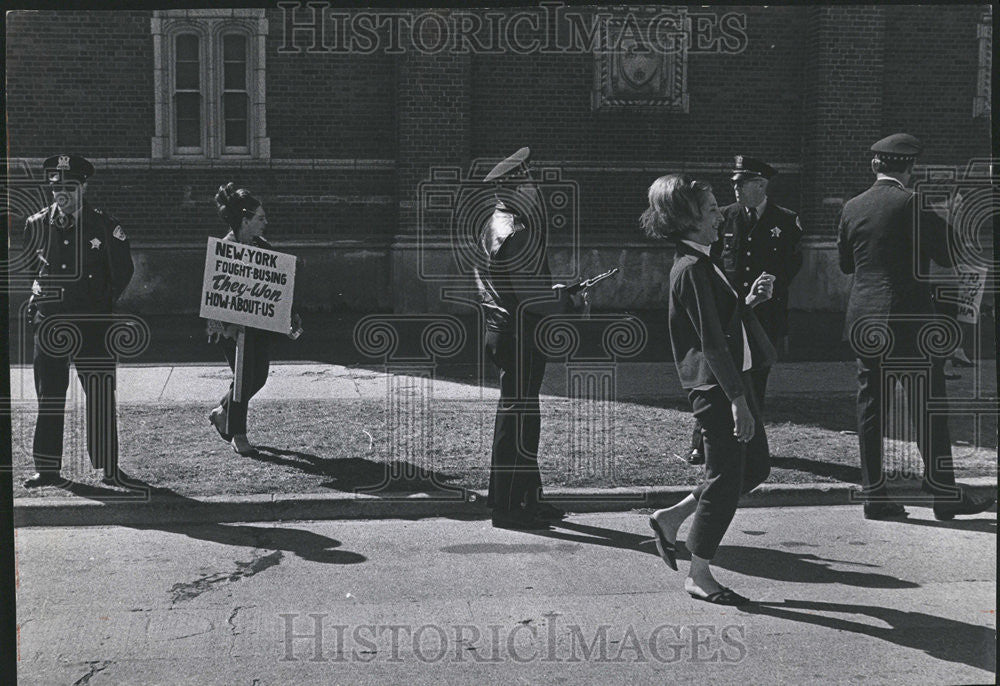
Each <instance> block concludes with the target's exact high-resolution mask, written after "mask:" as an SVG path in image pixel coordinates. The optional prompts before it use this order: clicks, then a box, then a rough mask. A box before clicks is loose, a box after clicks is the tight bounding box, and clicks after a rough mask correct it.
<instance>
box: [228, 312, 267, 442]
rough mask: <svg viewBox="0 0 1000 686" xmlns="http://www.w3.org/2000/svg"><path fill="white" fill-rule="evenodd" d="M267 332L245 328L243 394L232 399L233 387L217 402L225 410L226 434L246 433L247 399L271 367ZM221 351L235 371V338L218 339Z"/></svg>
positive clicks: (265, 377) (260, 387)
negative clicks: (238, 398) (236, 398)
mask: <svg viewBox="0 0 1000 686" xmlns="http://www.w3.org/2000/svg"><path fill="white" fill-rule="evenodd" d="M269 343H270V339H269V337H268V332H266V331H261V330H259V329H251V328H247V330H246V335H245V337H244V339H243V350H244V362H243V393H242V397H241V398H240V401H239V402H236V401H235V400H233V386H234V384H232V383H231V384H229V391H227V392H226V395H225V396H223V398H222V400H221V401H220V402H219V404H220V405H221V406H222V409H223V410H225V412H226V433H228V434H245V433H246V432H247V406H248V404H249V403H250V399H251V398H253V397H254V395H256V394H257V391H259V390H260V389H262V388H263V387H264V384H265V383H266V382H267V374H268V372H269V371H270V369H271V351H270V345H269ZM219 346H220V347H221V348H222V353H223V354H224V355H225V356H226V361H227V362H228V363H229V368H230V369H232V370H233V373H234V374H235V373H236V341H234V340H233V339H231V338H222V339H220V340H219Z"/></svg>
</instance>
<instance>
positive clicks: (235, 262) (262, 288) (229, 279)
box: [199, 238, 296, 402]
mask: <svg viewBox="0 0 1000 686" xmlns="http://www.w3.org/2000/svg"><path fill="white" fill-rule="evenodd" d="M295 261H296V258H295V255H289V254H287V253H281V252H276V251H274V250H266V249H264V248H258V247H256V246H252V245H245V244H243V243H235V242H233V241H223V240H220V239H218V238H209V239H208V247H207V250H206V252H205V274H204V278H203V279H202V288H201V310H200V312H199V315H200V316H201V317H203V318H205V319H214V320H216V321H220V322H225V323H227V324H235V325H236V327H237V335H236V364H235V365H234V366H235V367H236V370H235V371H234V373H233V400H235V401H236V402H239V401H240V400H241V399H242V398H243V370H244V367H245V365H246V360H245V359H244V358H245V357H246V327H248V326H249V327H251V328H254V329H262V330H264V331H275V332H277V333H284V334H287V333H289V332H290V331H291V329H292V294H293V293H294V292H295Z"/></svg>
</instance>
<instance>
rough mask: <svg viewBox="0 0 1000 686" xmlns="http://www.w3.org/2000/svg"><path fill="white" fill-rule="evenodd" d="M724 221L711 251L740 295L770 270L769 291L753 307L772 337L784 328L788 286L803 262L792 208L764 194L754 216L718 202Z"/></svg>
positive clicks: (800, 232)
mask: <svg viewBox="0 0 1000 686" xmlns="http://www.w3.org/2000/svg"><path fill="white" fill-rule="evenodd" d="M722 217H723V222H722V225H721V226H720V236H719V240H718V241H716V242H715V244H714V245H713V246H712V254H713V255H720V254H721V255H722V258H723V263H724V264H725V268H726V273H727V274H728V275H729V278H730V281H731V282H732V284H733V287H734V288H735V289H736V292H737V293H739V294H740V297H742V298H746V297H747V295H748V294H749V293H750V287H751V286H752V285H753V282H754V280H755V279H756V278H757V277H758V276H760V275H761V274H762V273H763V272H767V273H768V274H773V275H774V277H775V279H774V295H773V296H772V297H771V299H770V300H768V301H766V302H763V303H761V304H760V305H758V306H757V307H755V308H754V314H755V315H756V316H757V319H758V320H759V321H760V323H761V324H762V325H763V327H764V330H765V331H767V333H768V335H769V336H771V339H772V341H773V342H776V341H777V339H779V338H781V337H783V336H785V335H787V334H788V290H789V286H790V285H791V282H792V279H793V278H794V277H795V275H796V274H797V273H798V271H799V269H800V268H801V267H802V250H801V246H800V241H801V239H802V227H801V226H800V225H799V220H798V215H796V213H795V212H793V211H792V210H789V209H786V208H784V207H781V206H780V205H778V204H776V203H774V202H772V201H771V200H770V198H769V199H767V200H766V204H765V205H764V209H763V211H762V212H761V214H760V216H759V217H758V218H757V222H756V223H755V224H754V225H753V226H750V217H749V215H748V214H747V211H746V210H745V209H743V208H742V207H740V205H739V204H737V203H733V204H732V205H727V206H726V207H724V208H722Z"/></svg>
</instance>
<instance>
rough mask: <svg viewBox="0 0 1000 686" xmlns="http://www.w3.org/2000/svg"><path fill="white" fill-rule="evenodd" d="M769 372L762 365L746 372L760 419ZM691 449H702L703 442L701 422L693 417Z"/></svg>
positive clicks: (768, 368)
mask: <svg viewBox="0 0 1000 686" xmlns="http://www.w3.org/2000/svg"><path fill="white" fill-rule="evenodd" d="M770 373H771V368H770V367H762V368H760V369H751V370H750V371H749V372H748V374H750V379H751V381H753V395H754V398H755V399H756V401H757V407H758V408H760V409H759V411H760V417H761V421H763V418H764V407H765V404H764V396H765V394H766V393H767V377H768V375H769V374H770ZM691 449H692V450H695V449H697V450H701V451H704V443H703V439H702V431H701V423H699V422H698V419H697V418H695V420H694V426H692V427H691Z"/></svg>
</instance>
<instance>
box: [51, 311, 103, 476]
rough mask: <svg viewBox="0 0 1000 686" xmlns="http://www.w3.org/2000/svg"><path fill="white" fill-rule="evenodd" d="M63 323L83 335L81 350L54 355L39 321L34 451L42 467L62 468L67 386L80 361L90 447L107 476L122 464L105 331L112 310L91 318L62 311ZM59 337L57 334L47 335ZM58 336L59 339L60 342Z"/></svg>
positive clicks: (94, 461) (97, 465)
mask: <svg viewBox="0 0 1000 686" xmlns="http://www.w3.org/2000/svg"><path fill="white" fill-rule="evenodd" d="M60 319H62V320H63V321H62V323H60V325H59V326H60V328H62V327H63V326H66V327H72V328H73V329H75V331H76V332H77V334H76V335H79V337H80V346H79V350H78V351H77V352H76V353H75V354H72V357H71V356H70V355H69V354H67V355H55V354H52V353H53V352H59V351H58V350H54V349H53V348H52V347H51V346H49V347H47V348H46V346H43V345H42V342H41V341H40V337H39V329H40V325H41V324H42V323H43V321H44V320H39V321H38V322H37V323H36V325H35V336H34V357H33V366H34V374H35V394H36V395H37V396H38V421H37V423H36V424H35V438H34V442H33V446H32V456H33V458H34V462H35V469H36V470H37V471H38V472H39V473H44V472H53V473H54V472H58V471H59V470H60V469H61V468H62V453H63V425H64V421H65V411H66V392H67V391H68V389H69V365H70V362H72V363H73V364H74V365H75V366H76V372H77V375H78V376H79V378H80V383H81V384H82V386H83V392H84V395H85V396H86V404H87V452H88V453H89V455H90V462H91V464H92V465H93V467H94V468H95V469H102V468H103V469H104V473H105V474H106V475H108V476H111V475H114V474H115V473H116V471H117V468H118V422H117V417H116V407H115V358H114V356H113V355H112V354H111V353H110V352H109V351H108V346H107V343H106V342H105V336H106V334H107V331H108V326H109V324H110V315H107V316H104V317H95V319H94V320H92V321H88V319H87V317H86V315H83V316H80V317H78V318H74V317H72V316H69V315H66V316H65V318H63V317H62V316H61V317H60ZM47 338H50V339H55V338H57V337H56V336H47ZM58 343H59V342H58V341H56V344H57V345H58Z"/></svg>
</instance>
